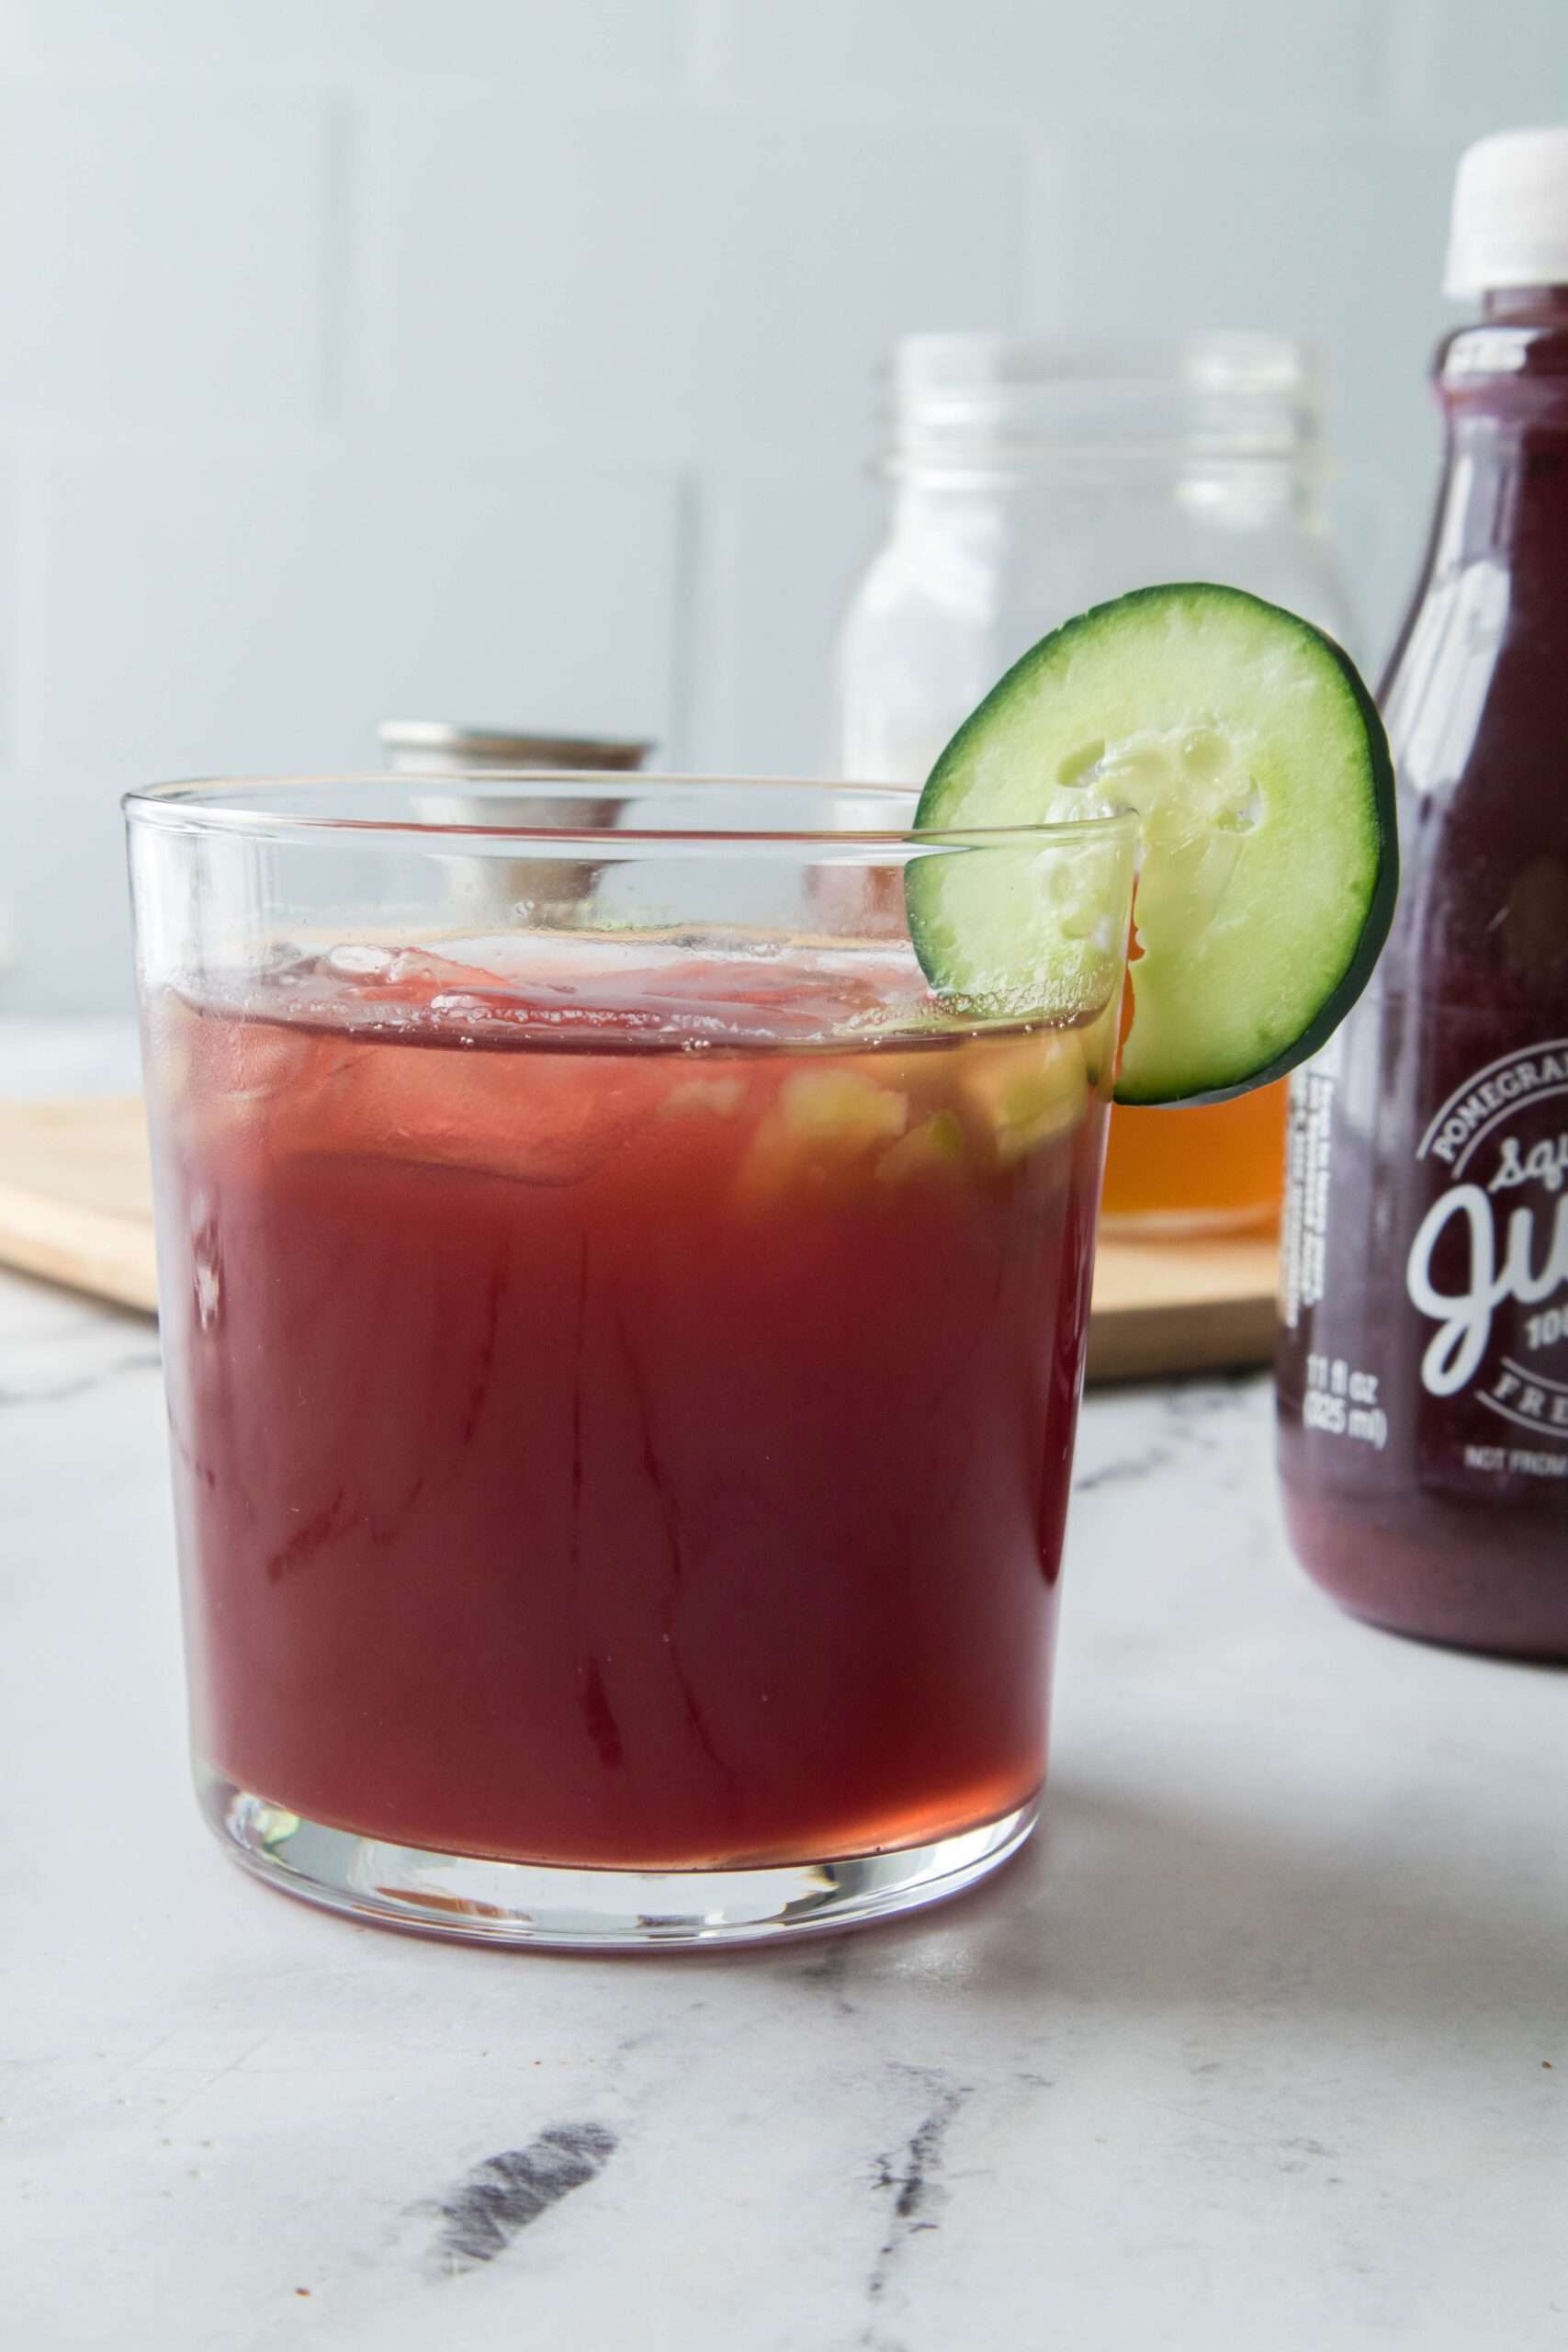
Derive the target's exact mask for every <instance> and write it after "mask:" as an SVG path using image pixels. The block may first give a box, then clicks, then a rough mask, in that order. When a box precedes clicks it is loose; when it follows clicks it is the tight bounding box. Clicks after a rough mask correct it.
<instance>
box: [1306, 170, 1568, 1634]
mask: <svg viewBox="0 0 1568 2352" xmlns="http://www.w3.org/2000/svg"><path fill="white" fill-rule="evenodd" d="M1448 290H1449V291H1450V293H1454V294H1461V295H1465V296H1468V297H1471V298H1472V299H1473V298H1477V297H1479V300H1480V308H1481V317H1480V319H1479V320H1478V321H1477V322H1476V323H1475V324H1473V325H1472V326H1468V327H1464V328H1462V329H1461V331H1460V332H1459V333H1458V334H1454V335H1452V336H1450V339H1449V340H1448V342H1447V343H1446V344H1445V345H1443V347H1442V349H1441V351H1440V352H1439V354H1438V364H1437V371H1436V380H1437V389H1438V398H1439V400H1440V401H1441V403H1442V407H1443V411H1444V417H1445V422H1446V427H1447V460H1446V465H1445V469H1444V475H1443V481H1442V485H1441V488H1440V490H1439V493H1438V509H1437V515H1436V520H1435V523H1434V526H1433V532H1432V538H1431V545H1430V548H1429V550H1428V553H1427V563H1426V568H1425V571H1424V574H1423V577H1422V580H1421V582H1420V584H1419V586H1418V589H1417V592H1416V599H1415V603H1414V605H1413V608H1412V611H1411V614H1410V617H1409V619H1408V620H1407V622H1406V624H1405V627H1404V632H1403V635H1402V637H1401V639H1400V640H1399V643H1398V645H1397V647H1396V649H1395V651H1394V655H1393V662H1392V664H1391V667H1390V670H1389V673H1388V676H1387V679H1386V681H1385V683H1384V687H1383V692H1382V706H1383V710H1384V715H1385V717H1386V718H1387V720H1388V726H1389V732H1390V736H1391V738H1392V741H1393V752H1394V761H1395V765H1396V768H1397V770H1398V775H1399V788H1400V800H1399V819H1400V835H1401V844H1402V855H1403V877H1402V881H1401V886H1400V898H1399V906H1398V911H1397V914H1396V916H1395V921H1394V928H1393V935H1392V936H1391V938H1390V941H1389V944H1388V946H1387V948H1386V949H1385V950H1384V953H1383V956H1382V962H1381V964H1380V965H1379V967H1378V969H1377V971H1376V972H1375V974H1374V975H1373V978H1372V980H1371V985H1370V987H1369V988H1368V989H1367V992H1366V994H1365V995H1364V996H1363V997H1362V999H1361V1001H1360V1002H1359V1005H1358V1006H1357V1007H1356V1008H1355V1010H1354V1011H1353V1012H1352V1013H1351V1014H1350V1016H1349V1018H1348V1021H1347V1022H1346V1023H1345V1025H1344V1027H1343V1028H1342V1029H1341V1030H1340V1031H1339V1032H1338V1034H1337V1036H1336V1037H1335V1038H1334V1039H1333V1040H1332V1042H1331V1043H1330V1045H1329V1046H1328V1047H1327V1048H1326V1049H1325V1052H1324V1053H1323V1054H1321V1055H1319V1056H1318V1057H1317V1058H1316V1059H1315V1061H1314V1062H1313V1063H1311V1064H1309V1065H1308V1066H1307V1067H1306V1068H1305V1069H1303V1070H1301V1071H1299V1072H1298V1073H1297V1075H1296V1078H1295V1080H1293V1081H1292V1110H1291V1143H1290V1180H1289V1190H1288V1195H1287V1203H1286V1218H1285V1236H1284V1283H1283V1304H1282V1313H1283V1318H1284V1328H1283V1330H1282V1333H1281V1341H1280V1368H1279V1382H1280V1476H1281V1481H1282V1488H1283V1500H1284V1510H1285V1519H1286V1524H1287V1527H1288V1529H1289V1532H1290V1535H1291V1540H1292V1544H1293V1545H1294V1547H1295V1550H1296V1552H1297V1554H1298V1555H1299V1556H1300V1558H1301V1559H1302V1561H1303V1564H1304V1566H1306V1567H1307V1568H1308V1570H1309V1571H1310V1573H1311V1574H1312V1575H1313V1576H1314V1577H1315V1578H1316V1579H1317V1581H1318V1582H1319V1583H1320V1584H1322V1585H1323V1586H1325V1589H1327V1590H1328V1591H1329V1592H1331V1593H1332V1594H1333V1595H1334V1596H1335V1598H1336V1599H1337V1600H1340V1601H1341V1602H1343V1604H1344V1605H1345V1606H1346V1607H1347V1608H1348V1609H1350V1610H1353V1611H1356V1613H1357V1614H1359V1615H1360V1616H1363V1617H1367V1618H1370V1619H1371V1620H1372V1621H1373V1622H1374V1623H1378V1624H1381V1625H1385V1626H1389V1627H1391V1628H1393V1629H1394V1630H1396V1631H1398V1632H1401V1633H1406V1634H1421V1635H1425V1636H1427V1637H1428V1638H1431V1639H1434V1640H1438V1641H1445V1642H1453V1643H1459V1644H1462V1645H1467V1646H1470V1647H1472V1648H1476V1649H1487V1650H1501V1651H1508V1652H1513V1653H1517V1654H1518V1655H1522V1656H1530V1657H1568V129H1564V130H1533V131H1517V132H1508V133H1505V134H1503V135H1502V136H1500V137H1498V138H1495V139H1489V140H1483V141H1481V142H1480V144H1479V145H1478V146H1477V147H1474V148H1472V149H1471V151H1470V152H1469V153H1468V154H1467V155H1466V156H1465V158H1464V160H1463V163H1462V164H1461V170H1460V179H1459V186H1458V188H1457V190H1456V195H1455V204H1454V234H1453V243H1452V247H1451V249H1450V266H1449V277H1448Z"/></svg>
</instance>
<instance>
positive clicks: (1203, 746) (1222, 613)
mask: <svg viewBox="0 0 1568 2352" xmlns="http://www.w3.org/2000/svg"><path fill="white" fill-rule="evenodd" d="M1116 809H1134V810H1135V811H1136V812H1137V815H1138V818H1139V820H1140V822H1139V831H1140V834H1141V838H1142V865H1141V867H1140V871H1139V879H1138V890H1137V901H1136V910H1135V922H1136V932H1137V944H1136V947H1135V949H1134V955H1135V957H1136V960H1135V961H1134V964H1133V966H1132V970H1131V978H1132V989H1133V1006H1134V1011H1133V1022H1132V1026H1131V1029H1130V1030H1129V1032H1128V1034H1127V1037H1126V1041H1125V1045H1124V1047H1123V1051H1122V1069H1121V1075H1120V1077H1119V1079H1118V1080H1117V1085H1116V1099H1117V1101H1118V1102H1119V1103H1190V1102H1216V1101H1219V1100H1221V1099H1223V1098H1224V1096H1226V1095H1228V1094H1239V1093H1243V1092H1245V1091H1247V1089H1248V1088H1250V1087H1254V1086H1261V1085H1263V1084H1265V1083H1266V1082H1267V1081H1268V1080H1270V1079H1274V1078H1279V1077H1280V1076H1282V1075H1283V1073H1284V1072H1285V1071H1286V1070H1288V1069H1293V1068H1294V1066H1295V1065H1296V1063H1297V1062H1300V1061H1304V1060H1305V1059H1306V1057H1308V1055H1310V1054H1312V1053H1314V1052H1315V1051H1316V1049H1317V1047H1318V1046H1320V1045H1321V1044H1322V1043H1323V1041H1324V1039H1325V1037H1326V1036H1327V1035H1328V1034H1329V1032H1330V1031H1331V1030H1332V1029H1333V1028H1335V1027H1336V1025H1337V1023H1338V1022H1339V1021H1340V1020H1341V1019H1342V1018H1343V1016H1344V1015H1345V1013H1346V1012H1348V1010H1349V1008H1350V1006H1351V1005H1352V1004H1353V1003H1354V1001H1355V1000H1356V998H1357V997H1358V996H1359V994H1360V992H1361V989H1362V988H1363V987H1364V985H1365V983H1366V979H1367V976H1368V974H1369V973H1370V972H1371V967H1372V965H1373V964H1374V962H1375V961H1376V959H1377V956H1378V951H1379V949H1380V948H1381V947H1382V943H1383V941H1384V939H1385V937H1386V936H1387V933H1388V927H1389V923H1390V922H1391V921H1392V919H1393V899H1394V890H1395V887H1396V884H1397V880H1398V854H1397V849H1396V843H1395V834H1394V820H1393V764H1392V763H1391V761H1390V758H1389V751H1388V739H1387V737H1386V736H1385V734H1384V732H1383V728H1382V720H1381V719H1380V718H1379V717H1378V714H1377V711H1376V709H1375V707H1373V703H1372V699H1371V695H1370V694H1369V693H1368V691H1367V688H1366V686H1365V684H1363V683H1362V681H1361V679H1360V678H1359V675H1358V674H1357V672H1356V670H1355V669H1354V667H1353V666H1352V664H1351V662H1349V660H1348V657H1347V656H1346V655H1345V654H1344V653H1342V652H1341V651H1340V650H1339V648H1338V646H1337V645H1336V644H1335V643H1334V642H1333V640H1332V639H1330V638H1327V637H1325V636H1324V634H1323V632H1322V631H1321V630H1320V629H1316V628H1313V627H1312V626H1311V624H1310V623H1309V622H1307V621H1303V620H1298V619H1297V618H1296V616H1295V615H1294V614H1292V613H1286V612H1282V611H1280V608H1279V606H1278V605H1266V604H1264V603H1263V602H1262V601H1261V600H1260V599H1259V598H1258V597H1256V596H1249V595H1247V594H1243V592H1242V591H1241V590H1239V589H1235V588H1215V587H1207V586H1202V585H1199V584H1195V583H1194V584H1188V585H1181V586H1175V587H1167V588H1144V589H1139V590H1138V591H1136V592H1135V593H1134V594H1132V595H1129V596H1121V597H1118V598H1117V600H1116V601H1115V603H1113V604H1109V605H1096V607H1095V608H1094V610H1093V611H1092V612H1088V613H1084V614H1082V615H1080V616H1079V617H1078V618H1077V619H1076V620H1071V621H1068V622H1067V623H1066V626H1065V627H1064V628H1059V629H1056V630H1055V631H1054V632H1053V633H1052V635H1051V636H1049V637H1047V638H1044V639H1042V640H1041V642H1040V643H1039V644H1038V645H1036V646H1035V647H1034V648H1033V649H1032V650H1031V651H1030V652H1028V653H1026V654H1025V655H1024V656H1023V658H1022V660H1021V662H1016V663H1015V664H1014V666H1013V667H1012V668H1011V669H1010V671H1009V672H1008V673H1007V675H1006V677H1005V678H1003V679H1002V680H1001V682H1000V684H998V685H996V686H994V687H993V688H992V690H991V692H990V693H989V694H988V695H987V697H986V699H985V701H984V702H983V703H982V704H981V705H980V707H979V708H978V709H977V710H976V712H975V713H974V715H973V716H972V717H971V718H968V719H966V720H965V721H964V725H963V726H962V727H961V728H960V729H959V730H958V732H957V734H956V735H955V736H954V737H953V741H952V742H951V743H950V744H949V745H948V747H947V749H946V751H945V752H943V753H942V757H941V758H940V759H939V760H938V762H937V763H936V765H935V767H934V768H933V769H932V770H931V778H930V781H929V782H928V783H927V785H926V788H925V791H924V792H923V793H922V795H921V797H920V804H919V810H918V812H917V815H916V819H915V823H916V826H917V827H918V828H919V829H920V830H922V831H924V830H936V831H945V832H953V831H957V832H963V831H983V830H987V829H989V828H992V827H997V826H1009V825H1037V824H1043V823H1054V822H1061V821H1063V820H1068V819H1072V818H1082V817H1092V816H1100V815H1108V814H1110V813H1111V812H1112V811H1114V810H1116ZM1089 838H1090V837H1087V836H1086V851H1087V849H1088V845H1089ZM1057 867H1061V869H1062V870H1063V871H1066V872H1068V873H1070V870H1071V861H1070V860H1069V861H1067V863H1066V866H1063V865H1062V861H1060V860H1058V859H1056V858H1055V857H1053V858H1052V859H1047V860H1043V861H1042V862H1041V868H1040V870H1041V872H1042V873H1043V875H1044V876H1045V877H1046V881H1045V884H1044V886H1043V887H1036V888H1029V887H1027V886H1026V881H1025V875H1026V867H1025V864H1024V861H1023V860H1022V858H1021V856H1019V857H1014V856H1012V855H1001V856H998V855H996V854H993V853H991V852H987V853H986V854H978V855H965V854H964V852H963V850H962V849H961V848H955V849H954V851H953V853H952V854H931V855H929V856H926V857H920V858H915V859H912V860H911V861H910V864H909V866H908V873H907V880H906V895H907V900H908V919H909V932H910V936H911V938H912V939H913V941H914V944H915V952H916V954H917V955H918V956H919V959H920V963H921V965H922V967H924V970H925V973H926V976H927V978H928V979H930V981H931V985H932V987H933V988H935V989H937V990H938V992H939V993H940V994H942V995H943V996H946V997H948V998H950V999H952V1000H953V1001H955V1002H957V1003H959V1004H962V1005H963V1006H964V1009H965V1010H968V1011H972V1012H978V1013H981V1014H985V1013H987V1012H994V1013H1007V1012H1015V1011H1017V1010H1019V1009H1021V1007H1022V1006H1023V1004H1024V1003H1025V1001H1027V1000H1028V999H1029V998H1030V996H1031V995H1032V997H1033V1001H1034V1003H1035V1004H1036V1006H1042V1005H1049V1004H1051V1003H1052V1002H1053V1001H1054V1000H1055V999H1056V998H1059V999H1060V1000H1061V1001H1062V1002H1063V1004H1064V1007H1065V1009H1066V1010H1068V1011H1069V1012H1077V1010H1078V1008H1079V1005H1080V1003H1081V1002H1082V1001H1083V1000H1084V999H1086V998H1087V997H1088V996H1089V995H1090V994H1092V990H1093V987H1094V985H1095V975H1096V970H1097V969H1099V970H1100V971H1101V972H1102V971H1103V968H1104V967H1105V965H1106V961H1107V953H1106V944H1105V942H1104V941H1103V940H1102V939H1098V938H1097V937H1096V936H1095V933H1094V931H1093V927H1092V925H1091V924H1090V923H1089V921H1088V920H1087V916H1088V912H1089V905H1090V881H1091V873H1090V868H1089V866H1088V865H1085V868H1084V880H1083V884H1082V887H1081V888H1077V889H1076V890H1075V888H1074V887H1073V885H1072V883H1071V882H1070V881H1069V882H1068V883H1067V885H1066V887H1065V888H1064V887H1063V885H1062V884H1061V882H1060V881H1059V880H1057V881H1055V882H1053V880H1052V875H1053V871H1054V869H1055V868H1057ZM1116 947H1117V949H1119V947H1120V943H1119V942H1118V943H1116ZM1140 950H1141V953H1140V952H1139V951H1140ZM1112 960H1113V956H1112Z"/></svg>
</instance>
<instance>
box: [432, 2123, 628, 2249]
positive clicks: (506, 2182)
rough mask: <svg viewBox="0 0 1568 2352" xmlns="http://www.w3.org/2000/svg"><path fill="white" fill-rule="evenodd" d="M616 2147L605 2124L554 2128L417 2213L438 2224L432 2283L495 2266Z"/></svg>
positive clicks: (480, 2168)
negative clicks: (433, 2218)
mask: <svg viewBox="0 0 1568 2352" xmlns="http://www.w3.org/2000/svg"><path fill="white" fill-rule="evenodd" d="M616 2145H617V2142H616V2136H615V2132H614V2131H611V2130H610V2129H609V2128H608V2126H607V2125H605V2124H603V2123H558V2124H555V2125H553V2126H552V2127H551V2129H550V2130H549V2131H541V2132H540V2133H539V2135H538V2137H537V2139H536V2140H530V2141H529V2143H528V2144H527V2146H526V2147H525V2148H503V2149H502V2152H501V2154H500V2155H498V2156H487V2157H486V2158H485V2161H484V2162H483V2164H479V2165H474V2167H473V2169H472V2171H471V2172H466V2173H465V2174H464V2175H463V2177H462V2179H461V2180H460V2181H458V2182H457V2185H456V2187H455V2188H450V2189H448V2190H447V2192H446V2195H445V2196H444V2197H441V2198H438V2199H435V2200H434V2208H432V2207H431V2206H429V2205H426V2206H423V2207H421V2208H420V2209H419V2210H420V2211H426V2212H428V2211H432V2210H434V2211H435V2212H436V2213H438V2214H439V2215H440V2217H441V2227H440V2229H439V2230H438V2231H437V2233H436V2236H435V2243H434V2246H433V2248H432V2250H431V2261H432V2267H434V2270H435V2271H436V2273H437V2275H438V2276H441V2277H446V2278H452V2277H455V2276H456V2275H457V2273H458V2272H460V2271H464V2270H477V2269H479V2267H481V2265H483V2264H484V2263H487V2262H493V2261H494V2260H495V2257H496V2256H497V2255H498V2254H504V2253H505V2251H506V2249H507V2247H508V2246H509V2245H511V2244H512V2241H513V2238H515V2237H516V2236H517V2235H518V2234H519V2233H520V2232H522V2231H524V2230H525V2229H528V2228H530V2227H531V2226H532V2224H533V2223H534V2222H536V2221H537V2220H538V2219H539V2217H540V2215H541V2214H543V2213H547V2212H548V2211H549V2210H550V2207H551V2206H552V2205H558V2204H559V2202H560V2200H561V2199H562V2198H563V2197H570V2194H571V2192H572V2190H573V2189H574V2188H586V2187H587V2185H588V2183H589V2182H590V2181H591V2180H593V2179H595V2178H597V2177H598V2175H599V2174H600V2173H601V2172H603V2171H604V2166H605V2165H606V2164H608V2162H609V2160H610V2158H611V2156H612V2155H613V2154H615V2148H616Z"/></svg>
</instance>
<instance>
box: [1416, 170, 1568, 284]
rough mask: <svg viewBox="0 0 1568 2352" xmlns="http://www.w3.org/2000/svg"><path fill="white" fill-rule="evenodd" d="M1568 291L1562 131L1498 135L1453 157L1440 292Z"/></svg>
mask: <svg viewBox="0 0 1568 2352" xmlns="http://www.w3.org/2000/svg"><path fill="white" fill-rule="evenodd" d="M1499 286H1568V130H1563V129H1558V130H1499V131H1496V132H1495V133H1494V135H1493V136H1492V137H1491V138H1490V139H1478V140H1477V141H1476V142H1475V144H1474V146H1473V147H1467V148H1466V149H1465V151H1464V153H1463V154H1462V155H1461V157H1460V163H1459V177H1458V178H1457V179H1456V181H1455V182H1454V209H1453V223H1452V227H1451V229H1450V234H1449V259H1448V266H1447V268H1446V269H1445V270H1444V272H1443V291H1444V293H1445V294H1449V295H1457V296H1461V297H1464V296H1470V295H1475V294H1483V293H1485V292H1486V291H1487V289H1488V288H1491V287H1499Z"/></svg>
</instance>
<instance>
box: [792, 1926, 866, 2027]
mask: <svg viewBox="0 0 1568 2352" xmlns="http://www.w3.org/2000/svg"><path fill="white" fill-rule="evenodd" d="M849 1970H850V1944H849V1939H848V1938H847V1937H845V1936H830V1937H829V1938H828V1939H826V1940H825V1941H824V1943H823V1946H822V1949H821V1951H819V1952H818V1954H817V1955H816V1957H815V1958H814V1959H812V1960H811V1961H809V1962H807V1965H806V1967H805V1968H803V1969H802V1970H801V1972H800V1981H801V1983H802V1984H803V1985H809V1986H810V1987H811V1989H812V1991H813V1992H815V1993H818V1994H820V1995H821V1996H822V1998H823V1999H824V2000H825V2001H826V2002H828V2003H829V2005H830V2006H831V2007H832V2008H833V2009H834V2010H835V2011H836V2013H837V2014H838V2015H839V2016H840V2017H841V2018H852V2017H853V2015H854V2013H855V2005H854V2003H853V2002H852V2000H851V1999H850V1997H849V1996H848V1994H847V1993H846V1992H845V1990H844V1984H845V1980H846V1978H847V1977H848V1975H849Z"/></svg>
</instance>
